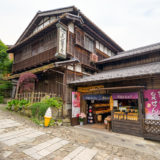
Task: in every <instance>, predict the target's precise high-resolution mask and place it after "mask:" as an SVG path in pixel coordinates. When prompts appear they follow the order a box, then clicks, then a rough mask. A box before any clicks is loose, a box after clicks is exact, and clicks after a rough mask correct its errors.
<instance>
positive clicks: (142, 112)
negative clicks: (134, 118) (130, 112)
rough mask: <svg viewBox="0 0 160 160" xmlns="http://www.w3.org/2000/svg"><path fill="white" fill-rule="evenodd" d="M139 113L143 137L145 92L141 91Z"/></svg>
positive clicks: (139, 94) (139, 93)
mask: <svg viewBox="0 0 160 160" xmlns="http://www.w3.org/2000/svg"><path fill="white" fill-rule="evenodd" d="M138 111H139V122H140V127H141V134H142V136H143V131H144V123H143V122H144V116H145V115H144V114H145V112H144V97H143V90H140V91H139V92H138Z"/></svg>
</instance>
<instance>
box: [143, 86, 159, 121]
mask: <svg viewBox="0 0 160 160" xmlns="http://www.w3.org/2000/svg"><path fill="white" fill-rule="evenodd" d="M144 99H145V118H146V119H153V120H160V89H148V90H145V91H144Z"/></svg>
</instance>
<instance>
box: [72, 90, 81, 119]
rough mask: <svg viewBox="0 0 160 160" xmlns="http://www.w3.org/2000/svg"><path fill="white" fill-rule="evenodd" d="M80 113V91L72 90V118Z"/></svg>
mask: <svg viewBox="0 0 160 160" xmlns="http://www.w3.org/2000/svg"><path fill="white" fill-rule="evenodd" d="M78 114H80V93H79V92H72V118H75V117H77V115H78Z"/></svg>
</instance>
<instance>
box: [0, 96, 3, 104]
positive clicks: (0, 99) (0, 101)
mask: <svg viewBox="0 0 160 160" xmlns="http://www.w3.org/2000/svg"><path fill="white" fill-rule="evenodd" d="M1 103H4V97H3V96H0V104H1Z"/></svg>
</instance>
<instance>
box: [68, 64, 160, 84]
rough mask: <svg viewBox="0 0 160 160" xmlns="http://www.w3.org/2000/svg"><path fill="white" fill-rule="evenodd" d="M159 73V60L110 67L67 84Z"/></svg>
mask: <svg viewBox="0 0 160 160" xmlns="http://www.w3.org/2000/svg"><path fill="white" fill-rule="evenodd" d="M153 74H160V62H155V63H148V64H142V65H137V66H131V67H125V68H120V69H112V70H110V71H103V72H101V73H97V74H95V75H92V76H88V77H85V78H82V79H79V80H76V81H72V82H70V83H69V84H82V83H86V82H98V81H99V82H100V81H104V80H113V79H120V78H127V77H128V78H129V77H137V76H145V75H153Z"/></svg>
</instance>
